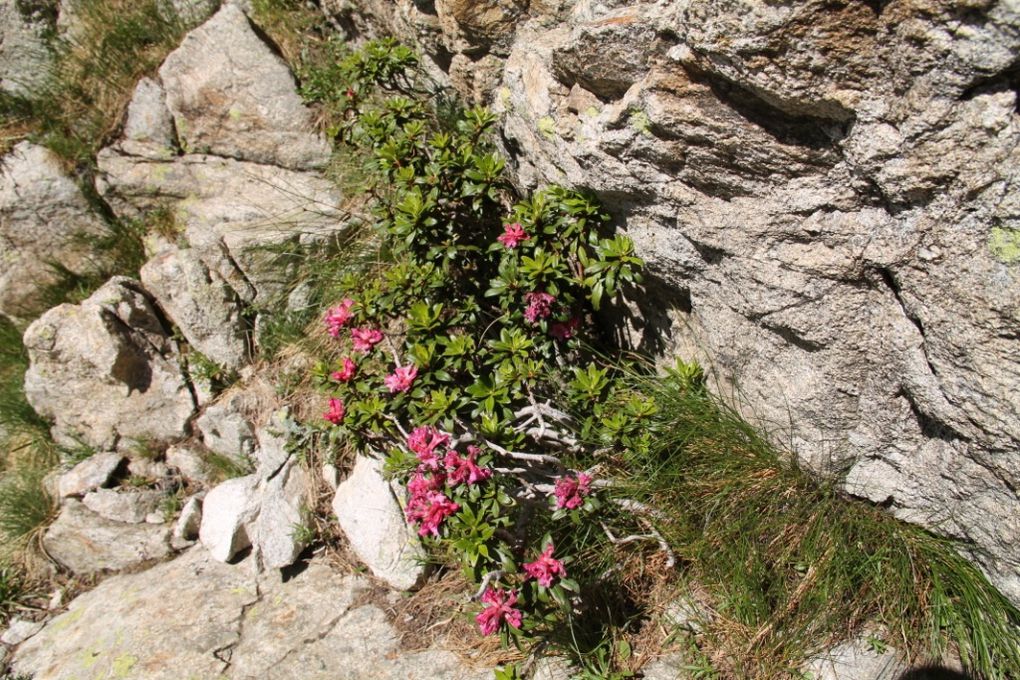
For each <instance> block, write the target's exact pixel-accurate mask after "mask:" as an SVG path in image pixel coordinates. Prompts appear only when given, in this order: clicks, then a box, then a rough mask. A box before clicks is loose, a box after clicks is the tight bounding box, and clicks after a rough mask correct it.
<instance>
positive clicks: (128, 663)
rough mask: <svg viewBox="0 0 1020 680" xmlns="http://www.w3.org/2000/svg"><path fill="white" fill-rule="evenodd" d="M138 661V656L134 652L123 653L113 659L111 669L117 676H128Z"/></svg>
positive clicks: (114, 675)
mask: <svg viewBox="0 0 1020 680" xmlns="http://www.w3.org/2000/svg"><path fill="white" fill-rule="evenodd" d="M136 663H138V657H137V656H134V655H133V654H121V655H120V656H118V657H117V658H116V659H114V660H113V665H112V666H111V667H110V670H111V671H112V672H113V677H115V678H126V677H127V676H128V675H129V674H130V673H131V669H132V668H134V667H135V664H136Z"/></svg>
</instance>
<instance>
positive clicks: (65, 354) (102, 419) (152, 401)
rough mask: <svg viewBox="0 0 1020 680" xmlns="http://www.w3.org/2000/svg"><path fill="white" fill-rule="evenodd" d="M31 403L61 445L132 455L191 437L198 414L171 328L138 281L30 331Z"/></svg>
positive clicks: (47, 317) (120, 280) (112, 287)
mask: <svg viewBox="0 0 1020 680" xmlns="http://www.w3.org/2000/svg"><path fill="white" fill-rule="evenodd" d="M25 347H26V348H27V350H28V355H29V360H30V362H31V364H30V366H29V369H28V372H27V373H26V374H25V396H26V397H27V398H28V401H29V403H30V404H31V405H32V407H33V408H35V410H36V411H38V412H39V413H40V414H41V415H43V416H45V417H47V418H52V419H53V421H54V426H53V436H54V439H55V440H56V441H57V442H58V443H61V444H67V445H70V446H74V445H76V444H78V443H80V442H84V443H86V444H88V445H91V446H93V447H96V448H99V449H112V448H122V449H128V450H129V449H130V448H131V444H132V442H137V441H151V442H155V443H158V442H165V441H171V440H173V439H176V438H180V437H183V436H184V434H185V433H186V429H187V423H188V420H189V418H190V417H191V415H192V413H193V411H194V408H195V406H194V402H193V400H192V396H191V392H190V390H189V388H188V384H187V381H186V380H185V377H184V375H183V373H182V372H181V367H180V363H179V362H178V356H177V351H176V348H175V346H174V343H173V341H172V339H171V337H170V334H169V332H168V329H166V328H164V327H163V324H162V322H161V321H160V318H159V315H158V314H157V312H156V310H155V308H154V306H153V303H152V301H151V300H150V299H149V297H148V296H147V295H146V293H145V291H144V290H143V289H142V288H141V286H140V285H139V284H138V282H137V281H133V280H132V279H128V278H125V277H114V278H113V279H110V281H108V282H107V283H106V284H104V285H103V286H102V287H101V288H99V290H97V291H96V292H95V293H93V294H92V295H91V296H90V297H89V298H88V299H86V300H85V301H83V302H82V303H81V304H79V305H70V304H63V305H60V306H58V307H55V308H53V309H51V310H50V311H48V312H46V313H45V314H44V315H43V316H42V317H40V318H39V319H37V320H36V321H35V322H33V323H32V325H31V326H29V327H28V330H27V331H26V332H25Z"/></svg>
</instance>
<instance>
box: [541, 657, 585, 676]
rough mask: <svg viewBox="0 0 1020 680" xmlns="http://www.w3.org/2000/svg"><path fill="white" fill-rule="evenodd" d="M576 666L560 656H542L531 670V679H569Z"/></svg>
mask: <svg viewBox="0 0 1020 680" xmlns="http://www.w3.org/2000/svg"><path fill="white" fill-rule="evenodd" d="M576 674H577V668H575V667H574V665H573V664H571V663H570V662H569V661H567V660H566V659H564V658H563V657H560V656H543V657H542V658H540V659H539V660H538V661H536V662H535V665H534V667H533V669H532V671H531V680H570V679H571V678H573V677H574V676H575V675H576Z"/></svg>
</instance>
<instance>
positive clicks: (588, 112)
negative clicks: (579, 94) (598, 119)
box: [584, 106, 599, 118]
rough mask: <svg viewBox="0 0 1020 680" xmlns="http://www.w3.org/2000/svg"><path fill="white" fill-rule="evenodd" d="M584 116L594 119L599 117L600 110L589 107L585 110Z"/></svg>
mask: <svg viewBox="0 0 1020 680" xmlns="http://www.w3.org/2000/svg"><path fill="white" fill-rule="evenodd" d="M584 115H586V116H588V117H589V118H594V117H595V116H597V115H599V110H598V109H597V108H595V107H594V106H589V107H588V108H586V109H585V110H584Z"/></svg>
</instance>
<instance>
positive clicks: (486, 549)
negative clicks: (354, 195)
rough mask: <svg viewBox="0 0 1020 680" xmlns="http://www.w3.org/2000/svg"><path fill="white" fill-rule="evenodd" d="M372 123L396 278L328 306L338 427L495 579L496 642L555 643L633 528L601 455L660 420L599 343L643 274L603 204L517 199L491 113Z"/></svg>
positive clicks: (392, 103) (489, 630)
mask: <svg viewBox="0 0 1020 680" xmlns="http://www.w3.org/2000/svg"><path fill="white" fill-rule="evenodd" d="M367 101H369V100H367V99H359V102H363V103H364V102H367ZM361 105H362V104H359V106H361ZM363 105H364V106H368V104H367V103H364V104H363ZM359 115H364V117H363V118H362V119H359V121H358V122H353V123H351V124H350V125H349V126H348V127H346V128H345V129H346V130H347V132H348V133H349V134H350V138H351V139H356V140H360V141H361V142H363V143H364V145H365V146H364V148H366V149H370V150H371V151H372V153H373V154H374V155H373V172H374V173H375V174H374V175H373V178H374V179H373V180H372V181H373V182H374V184H373V185H371V186H370V187H369V189H370V193H371V195H372V196H374V197H375V199H374V200H375V201H376V205H374V206H373V208H374V214H376V215H377V216H378V223H377V224H376V228H377V230H378V233H379V237H380V240H381V252H385V253H387V256H388V257H389V258H390V259H391V260H392V264H391V265H389V266H388V267H386V268H380V269H379V270H377V271H373V272H372V273H371V274H370V275H368V274H357V275H354V274H351V275H349V276H347V277H345V278H343V279H342V280H341V281H340V282H339V286H338V288H339V290H340V293H339V294H338V295H337V298H338V299H339V300H338V301H334V302H330V303H329V304H328V305H327V306H326V310H325V312H324V316H323V319H324V321H325V324H326V327H327V331H328V332H329V335H330V336H331V338H330V341H331V344H330V345H329V349H330V355H329V356H328V357H324V361H323V362H322V364H321V365H320V366H319V367H318V368H317V369H316V372H317V375H318V376H319V379H320V384H321V386H322V389H323V390H324V391H326V392H327V393H328V396H329V398H330V399H334V400H336V401H337V402H338V403H341V404H342V409H341V410H342V412H341V414H340V416H339V417H338V418H337V419H336V421H335V422H334V419H333V418H331V417H328V416H327V420H328V421H329V422H330V423H332V426H331V429H330V431H331V432H342V433H343V434H344V436H345V439H346V442H347V443H348V444H350V445H353V446H355V447H357V448H359V449H361V451H362V452H363V453H364V454H366V455H373V456H378V457H385V458H386V469H387V471H388V472H389V474H391V475H392V477H393V478H394V479H395V480H396V481H397V482H398V483H400V484H402V485H403V489H404V494H403V496H404V497H403V499H402V502H403V504H404V516H405V518H406V520H407V522H408V524H409V525H410V526H411V527H413V529H414V530H415V532H416V533H417V534H418V535H419V536H420V537H421V540H422V541H423V542H424V543H425V544H426V545H427V546H429V547H431V548H432V549H433V550H434V552H435V554H436V555H438V556H442V557H444V558H446V559H449V560H453V561H455V562H459V563H460V565H461V567H462V568H463V569H464V570H465V572H466V573H467V574H468V575H469V576H470V577H471V578H473V579H475V580H476V581H477V582H479V583H484V585H485V588H483V589H481V594H480V595H478V597H479V598H480V602H479V603H478V606H479V611H478V613H477V618H476V621H477V623H478V626H479V630H480V632H481V633H482V634H485V635H491V634H495V633H497V632H499V633H500V634H503V635H523V636H528V635H533V634H536V631H539V630H541V629H543V627H545V629H549V628H550V627H551V626H554V625H555V624H554V623H553V621H554V620H555V617H556V616H566V615H567V614H569V612H571V611H572V609H573V608H574V607H576V606H577V605H578V601H577V600H576V597H577V593H578V592H579V590H580V588H579V585H578V583H577V582H576V581H575V579H577V578H578V575H577V573H574V572H580V573H583V571H584V570H583V569H578V568H577V565H578V564H579V563H578V562H575V561H573V559H574V554H573V552H574V551H576V550H577V549H578V546H579V545H581V542H582V541H583V540H587V539H584V538H583V537H584V536H590V535H592V534H591V532H578V531H577V527H578V525H579V524H581V523H583V522H590V523H591V525H592V526H594V527H596V528H598V526H599V524H598V523H599V522H605V521H615V520H613V519H612V518H609V517H607V516H602V515H597V513H599V512H600V508H602V507H603V506H602V505H600V503H599V499H598V496H599V494H600V493H602V491H601V488H596V483H595V479H594V477H595V476H596V474H597V473H593V471H592V468H593V466H595V465H596V463H597V460H596V458H595V457H594V451H595V450H596V449H597V450H599V451H601V452H602V454H601V455H603V456H606V455H609V454H612V455H615V454H618V453H619V454H623V453H625V452H626V450H627V449H628V447H635V446H641V445H642V442H643V440H642V438H641V437H642V435H641V425H642V422H643V420H642V419H643V418H646V417H647V415H648V414H649V413H650V411H649V410H648V409H647V408H645V407H644V406H643V405H641V404H639V403H638V401H636V397H634V396H632V395H631V394H630V393H629V391H628V390H627V389H626V388H625V387H624V386H621V385H617V384H615V383H614V382H613V380H612V377H611V376H609V375H608V373H606V372H605V371H606V370H607V369H604V368H602V367H601V365H600V362H599V360H598V358H597V356H596V355H595V354H594V353H592V352H590V351H589V350H588V349H587V344H586V343H593V342H594V341H595V340H596V335H595V334H594V333H593V330H594V328H593V325H594V320H595V312H596V311H597V310H598V309H599V307H600V306H601V305H602V303H603V302H604V301H605V300H606V299H609V298H613V297H615V296H617V295H618V294H619V293H620V292H621V290H622V289H623V288H624V287H626V286H629V285H636V284H638V283H639V282H640V267H641V261H640V260H639V259H638V258H637V257H635V256H634V253H633V247H632V245H631V243H630V241H629V240H627V239H626V238H625V237H622V236H611V235H609V234H607V231H608V223H609V218H608V216H607V215H606V213H605V212H604V211H603V210H602V209H601V208H600V207H599V206H598V205H597V204H596V203H595V202H594V201H593V200H591V199H590V198H589V197H587V196H584V195H582V194H580V193H577V192H572V191H569V190H565V189H561V188H555V187H554V188H550V189H546V190H543V191H540V192H536V193H535V194H534V195H532V196H530V197H528V198H525V199H520V200H516V197H515V196H514V194H513V190H512V189H511V187H510V185H509V184H508V183H507V182H506V181H505V180H504V178H503V174H502V173H503V161H502V159H501V158H499V157H498V156H497V155H496V154H495V153H494V152H493V150H492V147H491V146H490V145H489V143H488V142H487V133H488V130H489V129H490V128H491V127H492V126H493V123H494V122H495V118H494V117H493V116H492V115H491V114H489V113H488V112H486V111H484V110H483V109H469V110H467V111H465V112H463V113H462V114H461V116H460V119H459V120H458V121H456V123H455V124H454V125H453V126H452V127H450V128H443V129H439V128H437V127H435V126H436V118H435V117H434V116H432V115H431V114H430V112H429V110H428V108H427V106H426V105H425V104H424V103H422V102H420V101H416V100H413V99H406V98H394V99H390V100H386V101H384V102H381V103H379V105H378V108H377V109H375V110H373V111H372V112H371V113H370V114H366V112H364V111H360V110H359ZM508 206H509V207H508ZM343 329H348V332H344V331H343ZM570 366H576V367H578V370H577V371H571V370H570V369H568V368H567V367H570ZM332 403H333V402H332V401H331V402H330V404H332ZM330 412H331V411H328V412H327V413H330ZM607 452H608V454H607ZM598 532H599V535H601V530H600V529H598ZM568 572H569V577H568Z"/></svg>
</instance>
